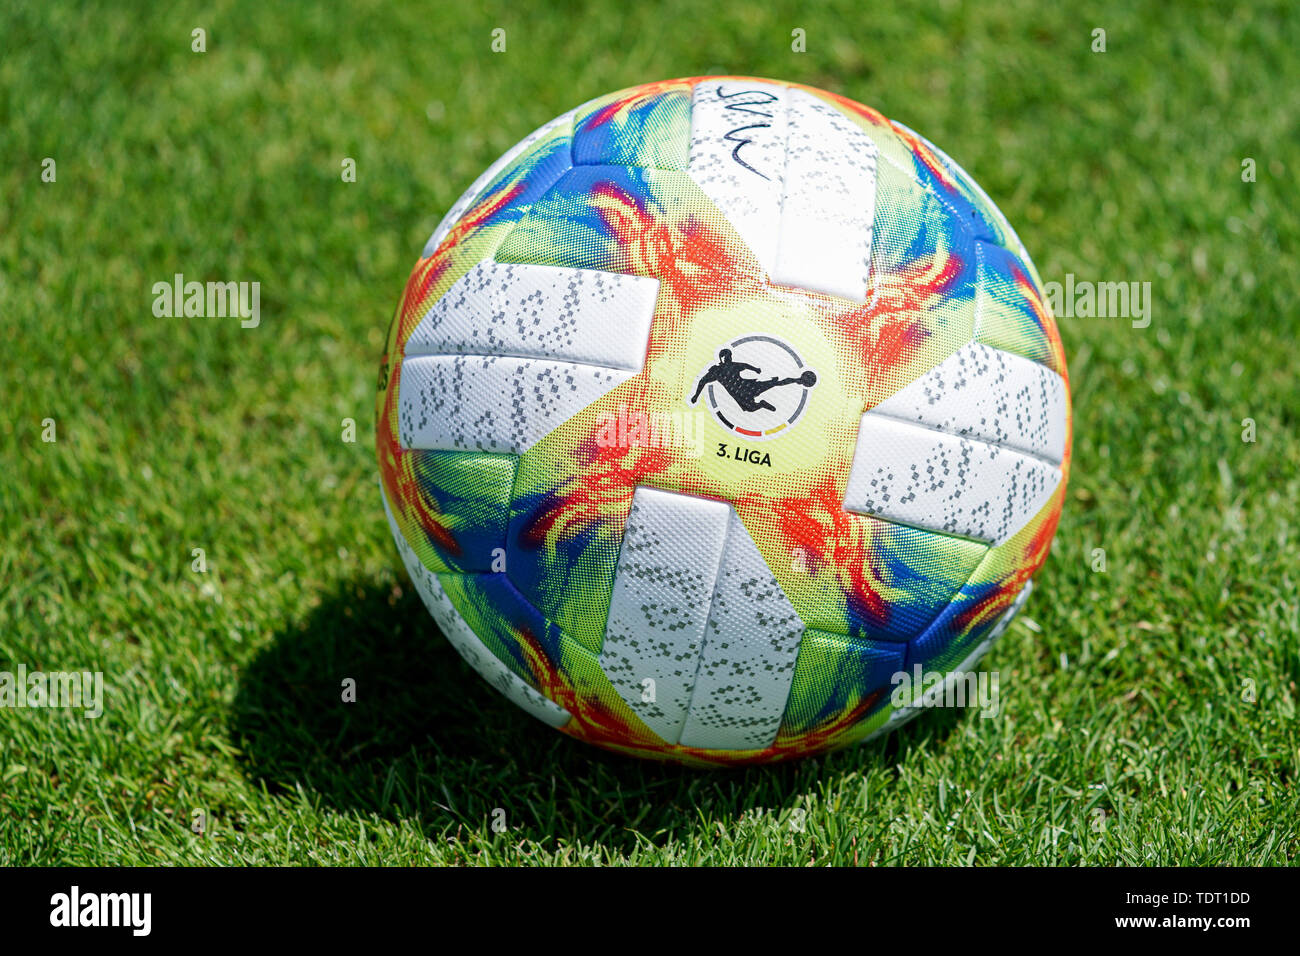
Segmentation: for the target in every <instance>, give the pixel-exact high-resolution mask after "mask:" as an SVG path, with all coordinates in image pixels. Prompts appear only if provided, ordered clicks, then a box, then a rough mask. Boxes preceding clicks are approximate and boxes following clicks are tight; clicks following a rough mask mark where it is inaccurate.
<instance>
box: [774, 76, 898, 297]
mask: <svg viewBox="0 0 1300 956" xmlns="http://www.w3.org/2000/svg"><path fill="white" fill-rule="evenodd" d="M787 96H788V99H787V103H788V106H789V110H788V113H787V118H788V124H789V125H788V129H789V137H788V139H787V142H786V162H785V182H784V195H783V196H782V200H781V226H780V234H779V242H778V246H777V256H776V267H775V268H774V269H773V270H772V275H771V278H772V281H773V282H775V283H777V284H779V285H789V286H797V287H799V288H801V289H811V290H814V291H817V292H825V293H827V294H829V295H837V296H841V297H843V298H846V299H851V300H853V301H855V302H865V301H866V296H867V277H868V272H869V270H870V265H871V227H872V222H873V221H874V218H875V205H876V153H877V150H876V144H875V143H874V142H872V140H871V137H869V136H868V135H867V134H866V133H864V132H863V131H862V130H861V129H859V128H858V127H857V126H855V125H854V124H853V122H852V121H851V120H849V119H848V118H847V117H845V116H844V115H843V114H842V113H840V112H839V111H838V110H836V109H834V108H833V107H831V106H830V105H828V104H827V103H825V102H824V101H822V100H821V99H819V98H817V97H816V96H813V95H812V94H811V93H807V92H805V91H803V90H795V89H792V90H789V91H788V93H787Z"/></svg>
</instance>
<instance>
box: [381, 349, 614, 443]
mask: <svg viewBox="0 0 1300 956" xmlns="http://www.w3.org/2000/svg"><path fill="white" fill-rule="evenodd" d="M633 374H634V373H633V372H630V371H627V370H625V369H611V368H600V367H598V366H594V365H577V364H574V363H572V362H552V361H546V360H542V359H521V358H514V357H509V356H506V357H502V356H493V355H420V356H414V357H412V358H408V359H403V361H402V365H401V376H402V378H401V382H400V385H399V391H398V397H397V401H398V437H399V438H400V439H401V442H402V445H403V447H405V448H421V449H447V450H457V451H492V452H508V453H512V454H521V453H522V452H524V451H527V450H528V449H529V448H531V447H532V446H533V445H535V444H537V442H538V441H540V440H541V439H542V438H543V437H544V436H545V435H546V434H547V433H549V432H550V431H552V430H553V429H554V428H556V427H558V426H559V425H562V424H563V423H564V422H566V421H568V419H570V418H571V417H573V415H575V414H576V413H578V412H580V411H582V409H584V408H586V407H587V406H588V405H590V404H591V403H592V402H594V401H596V399H598V398H600V397H601V396H602V395H604V394H605V393H606V392H609V391H610V390H612V389H614V388H617V387H618V386H619V385H620V384H622V383H623V382H625V381H626V380H627V379H629V378H631V377H632V375H633Z"/></svg>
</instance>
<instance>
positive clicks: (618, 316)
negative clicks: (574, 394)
mask: <svg viewBox="0 0 1300 956" xmlns="http://www.w3.org/2000/svg"><path fill="white" fill-rule="evenodd" d="M658 293H659V280H658V279H652V278H647V277H644V276H627V275H618V274H615V273H610V272H597V271H595V270H593V269H569V268H562V267H558V266H541V265H531V264H523V263H498V262H480V263H478V264H477V265H475V266H474V267H473V268H472V269H470V270H469V272H467V273H466V274H465V275H463V276H461V277H460V279H458V280H457V281H456V282H455V284H454V285H452V287H451V288H450V289H448V290H447V291H446V292H445V293H443V294H442V296H440V297H439V299H438V301H437V302H435V303H434V304H433V305H432V306H430V308H429V311H428V312H426V313H425V315H424V318H422V319H421V320H420V324H419V325H417V326H416V328H415V331H414V332H412V333H411V337H410V338H409V339H408V340H407V343H406V355H407V356H413V355H430V354H465V353H469V354H477V355H513V356H516V357H520V358H552V359H560V360H563V361H566V362H575V363H582V364H587V365H601V366H607V367H609V368H621V369H627V370H629V371H633V372H639V371H641V368H642V366H643V365H644V364H645V355H646V345H647V343H648V342H649V339H650V323H651V321H652V320H653V318H654V311H655V299H656V297H657V296H658Z"/></svg>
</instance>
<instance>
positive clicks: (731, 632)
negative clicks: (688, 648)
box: [681, 509, 803, 750]
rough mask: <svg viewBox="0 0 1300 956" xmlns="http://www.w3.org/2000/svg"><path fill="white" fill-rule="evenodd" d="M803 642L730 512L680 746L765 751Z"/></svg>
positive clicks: (794, 617) (797, 623)
mask: <svg viewBox="0 0 1300 956" xmlns="http://www.w3.org/2000/svg"><path fill="white" fill-rule="evenodd" d="M728 510H729V511H730V509H728ZM802 637H803V621H801V620H800V619H799V614H798V612H796V611H795V609H794V606H793V605H791V604H790V600H789V599H788V598H787V597H786V596H785V592H784V591H782V590H781V585H780V584H778V583H777V580H776V578H774V577H773V576H772V572H771V571H769V570H768V567H767V562H766V561H764V560H763V556H762V555H761V554H759V551H758V547H757V546H756V545H755V544H754V539H753V538H751V537H750V535H749V532H748V531H746V530H745V526H744V524H743V523H741V520H740V518H739V517H738V516H737V515H736V513H735V512H734V511H731V513H730V515H729V517H728V523H727V544H726V548H725V550H724V551H723V554H722V561H721V564H720V566H719V569H718V580H717V585H716V587H715V588H714V591H713V601H712V604H711V606H710V611H709V623H708V627H707V629H706V630H705V640H704V648H703V651H702V652H701V655H700V666H699V671H698V673H697V675H696V678H695V691H694V694H693V696H692V697H691V703H690V709H689V711H688V713H687V716H686V725H685V727H684V728H683V730H682V736H681V743H682V744H684V745H685V746H688V747H706V748H712V749H717V750H746V749H751V748H762V747H769V746H771V745H772V743H773V741H775V740H776V734H777V731H778V730H780V728H781V718H782V717H783V716H784V715H785V705H786V701H787V700H788V699H789V697H790V682H791V681H792V680H793V678H794V665H795V659H796V658H797V657H798V656H799V642H800V640H801V638H802Z"/></svg>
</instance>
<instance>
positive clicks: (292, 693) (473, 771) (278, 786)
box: [232, 574, 959, 850]
mask: <svg viewBox="0 0 1300 956" xmlns="http://www.w3.org/2000/svg"><path fill="white" fill-rule="evenodd" d="M347 679H351V680H354V681H355V682H356V700H355V702H353V703H345V702H344V701H343V693H344V681H345V680H347ZM958 719H959V715H957V714H953V713H938V714H928V715H925V716H924V717H922V718H921V719H920V720H919V721H916V722H914V724H912V725H909V727H908V728H905V729H904V730H903V731H902V732H901V733H896V734H893V735H892V736H891V737H890V738H888V739H887V740H886V741H884V742H883V743H879V744H876V743H873V744H868V745H866V746H864V747H858V748H850V749H849V750H846V751H842V752H840V753H838V754H834V755H831V756H829V757H826V758H821V759H813V760H805V761H801V762H796V763H792V764H781V765H777V766H770V767H751V768H744V769H739V770H734V771H726V770H724V771H698V770H691V769H687V768H682V767H677V766H673V765H667V764H660V763H655V762H650V761H641V760H636V759H633V758H629V757H623V756H620V755H617V754H611V753H606V752H604V751H602V750H599V749H598V748H595V747H592V746H589V745H587V744H584V743H581V742H579V741H576V740H573V739H571V738H569V737H567V736H565V735H563V734H561V733H559V732H558V731H555V730H552V729H551V728H549V727H547V726H545V725H544V724H542V723H541V722H539V721H537V720H535V719H534V718H532V717H530V716H529V715H527V714H525V713H524V712H523V711H521V710H519V709H518V708H516V707H515V706H514V705H513V704H511V703H510V702H509V701H507V700H506V699H505V698H504V697H502V696H500V695H499V694H498V693H497V692H496V691H495V690H494V689H493V688H492V687H490V686H489V685H488V684H487V683H486V682H484V681H483V680H482V679H480V678H479V676H478V675H477V674H476V673H475V672H474V671H473V670H472V669H471V668H470V667H469V665H467V664H466V663H465V662H464V661H462V660H461V658H460V656H459V655H458V654H457V653H456V652H455V650H453V649H452V647H451V645H449V644H448V643H447V642H446V640H444V639H443V637H442V636H441V635H440V634H439V633H438V629H437V626H436V624H434V622H433V620H432V619H431V618H430V616H429V615H428V613H427V612H426V610H425V608H424V606H423V604H422V603H421V601H420V599H419V597H418V595H417V594H416V593H415V590H414V588H412V587H411V585H410V583H409V581H408V580H407V579H406V577H405V575H404V574H402V575H401V577H400V579H399V583H398V584H397V585H395V586H394V585H391V584H381V583H379V582H375V581H361V582H354V583H352V584H349V585H347V586H345V587H343V588H342V589H341V590H340V591H339V592H338V593H336V594H334V595H332V596H329V597H327V598H326V599H325V600H324V601H323V602H322V603H321V604H320V605H319V606H318V607H317V608H316V609H315V610H314V611H313V612H311V613H310V614H309V615H308V617H307V619H306V620H304V621H302V622H300V623H298V624H296V625H294V626H291V627H287V628H286V629H284V630H283V631H281V632H280V633H278V634H277V635H276V636H275V638H274V640H273V641H272V642H271V643H270V645H269V646H268V647H267V648H266V649H265V650H264V651H262V652H261V653H260V654H259V655H258V656H257V658H256V659H255V660H254V661H253V662H252V663H251V664H250V665H249V666H248V667H247V669H246V671H245V673H244V675H243V678H242V680H241V683H240V688H239V691H238V693H237V695H236V699H235V702H234V705H233V721H232V735H233V736H234V738H235V742H236V744H237V746H238V747H239V749H240V752H241V754H242V758H241V759H242V761H243V764H244V767H245V772H246V774H247V775H248V776H249V777H250V778H251V779H252V780H254V781H257V782H260V783H264V784H265V785H266V787H267V790H268V791H269V792H271V793H272V794H277V793H278V794H286V795H287V794H292V793H294V792H295V791H296V790H297V789H298V788H300V787H301V788H302V789H303V791H305V793H306V794H307V798H308V799H309V800H311V801H312V802H313V803H314V802H316V801H317V800H319V802H320V803H321V804H322V805H325V806H328V807H332V808H333V809H335V810H338V811H343V812H349V811H356V812H360V813H362V814H371V813H374V814H378V815H380V816H381V817H384V818H387V819H390V820H394V821H396V820H407V821H411V822H414V823H416V824H417V825H418V826H419V827H420V828H421V829H422V830H423V831H424V832H425V833H426V835H432V834H431V833H430V831H433V832H439V831H442V832H448V833H455V832H457V830H458V829H459V828H460V827H462V826H463V827H465V828H468V829H471V830H478V831H484V832H487V833H489V834H490V829H488V824H489V823H490V822H491V819H492V815H493V813H494V811H496V810H497V809H498V808H501V809H504V810H505V811H506V821H507V825H508V826H509V827H510V828H511V830H516V829H518V830H520V831H522V834H523V835H525V836H527V837H528V838H529V839H532V840H534V841H537V842H539V843H542V844H543V845H545V844H546V843H547V842H549V840H550V839H551V838H555V837H557V836H563V837H565V838H567V840H569V841H570V842H578V843H582V844H591V843H595V842H600V843H602V844H603V845H604V846H606V847H607V848H609V849H616V848H621V849H623V850H627V849H630V848H631V847H632V846H633V845H635V843H636V842H637V841H649V842H653V843H655V844H662V843H665V842H667V841H669V840H671V839H673V838H674V832H675V831H680V830H681V828H684V827H698V826H702V825H703V823H702V816H704V817H707V818H708V819H710V820H711V821H722V822H724V823H727V822H735V821H736V820H738V819H739V818H740V817H742V816H744V815H745V814H747V813H752V812H757V811H762V812H766V813H773V814H778V815H779V814H783V813H788V812H789V811H790V810H792V809H794V808H795V807H797V806H799V805H800V799H801V797H802V796H803V795H804V794H806V793H811V792H814V791H815V790H816V789H817V788H818V787H819V786H820V784H819V779H820V778H822V777H825V776H826V775H829V774H843V773H848V772H853V771H863V770H866V769H867V768H869V767H871V766H873V765H874V766H877V767H880V766H884V767H892V766H894V765H895V764H896V763H897V762H898V761H899V760H900V748H906V747H907V746H909V741H910V740H913V739H917V737H918V736H920V735H933V736H944V735H946V734H947V733H948V731H949V730H951V728H952V726H953V725H954V724H955V722H956V721H957V720H958ZM886 822H887V821H886ZM678 835H679V836H680V833H678Z"/></svg>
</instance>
